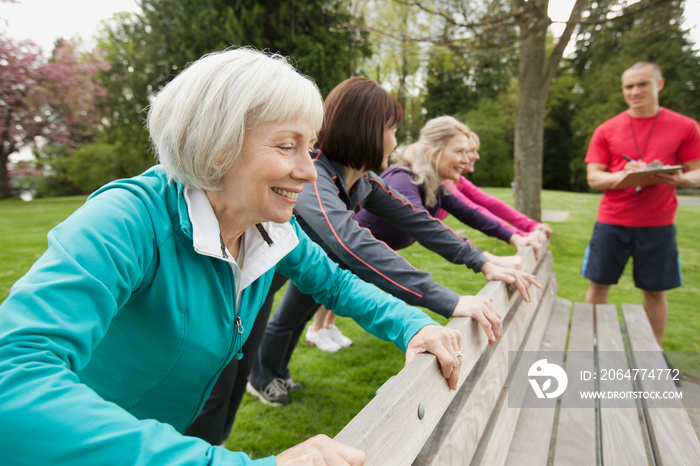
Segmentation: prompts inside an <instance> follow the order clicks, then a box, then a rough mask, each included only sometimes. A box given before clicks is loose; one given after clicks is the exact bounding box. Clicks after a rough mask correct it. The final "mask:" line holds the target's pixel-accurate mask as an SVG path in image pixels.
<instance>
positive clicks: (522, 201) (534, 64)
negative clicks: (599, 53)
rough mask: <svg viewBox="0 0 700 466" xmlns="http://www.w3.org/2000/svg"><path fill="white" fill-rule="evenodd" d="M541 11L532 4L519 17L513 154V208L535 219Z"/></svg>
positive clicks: (542, 72) (542, 92)
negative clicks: (516, 98) (518, 54)
mask: <svg viewBox="0 0 700 466" xmlns="http://www.w3.org/2000/svg"><path fill="white" fill-rule="evenodd" d="M544 3H545V4H546V2H544ZM545 8H546V6H545ZM540 13H541V12H540V11H538V10H537V8H533V9H532V11H529V12H527V13H525V14H524V15H523V16H522V20H521V21H520V72H519V88H518V102H517V106H516V115H515V154H514V156H513V163H514V167H513V168H514V178H515V179H514V183H513V185H514V186H513V195H514V197H515V208H516V209H518V210H519V211H520V212H522V213H524V214H525V215H527V216H528V217H530V218H532V219H535V220H538V221H539V220H541V218H542V211H541V205H540V191H541V190H542V157H543V145H544V120H545V105H546V103H547V91H548V89H549V76H548V72H547V57H546V51H545V45H546V44H545V39H546V33H547V26H548V24H549V22H548V20H549V18H548V17H547V15H546V9H545V10H544V14H543V16H542V15H540Z"/></svg>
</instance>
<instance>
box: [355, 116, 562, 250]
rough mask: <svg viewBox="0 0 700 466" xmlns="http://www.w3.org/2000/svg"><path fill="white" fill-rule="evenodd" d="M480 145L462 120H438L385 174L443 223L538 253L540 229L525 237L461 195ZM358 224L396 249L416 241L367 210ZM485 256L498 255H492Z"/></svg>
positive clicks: (393, 186) (395, 160)
mask: <svg viewBox="0 0 700 466" xmlns="http://www.w3.org/2000/svg"><path fill="white" fill-rule="evenodd" d="M477 141H478V137H477V136H476V134H474V133H473V132H472V131H471V130H470V129H469V127H467V126H466V125H465V124H463V123H462V122H460V121H459V120H457V119H455V118H453V117H451V116H441V117H438V118H434V119H432V120H430V121H429V122H428V123H426V124H425V126H424V127H423V129H422V130H421V133H420V139H419V140H418V142H415V143H413V144H410V145H409V146H406V147H404V148H403V149H401V150H399V151H397V154H396V155H395V156H394V158H393V164H392V165H391V166H390V167H389V168H388V169H386V170H385V171H384V172H383V173H382V175H381V176H382V178H383V179H384V180H385V181H386V182H387V183H388V184H389V186H391V187H392V188H393V189H394V190H396V191H398V192H400V193H401V194H403V195H404V196H406V197H407V198H408V200H409V201H411V203H412V204H413V205H415V206H418V207H422V208H423V209H425V210H427V211H428V213H430V214H431V215H433V216H434V217H436V218H439V219H441V220H442V219H444V218H445V217H447V215H448V214H452V215H454V216H455V217H456V218H457V219H459V220H460V221H461V222H462V223H464V224H466V225H469V226H470V227H472V228H475V229H477V230H479V231H481V232H483V233H485V234H487V235H489V236H492V237H495V238H499V239H501V240H503V241H505V242H506V243H509V244H512V245H513V246H515V247H516V248H517V249H521V248H523V247H525V246H528V245H531V246H533V247H534V248H535V253H538V252H539V249H540V248H541V246H542V240H543V239H544V238H543V237H542V236H541V235H540V234H539V230H535V229H534V228H533V231H536V233H535V234H532V235H531V234H527V235H521V234H519V233H518V232H517V231H514V230H513V229H511V228H506V226H504V225H503V224H502V223H501V222H499V221H497V220H496V219H494V218H493V216H491V215H487V214H485V213H483V212H482V211H480V210H478V209H476V208H474V207H472V206H471V205H470V204H469V203H468V202H467V201H466V200H465V196H464V194H463V193H461V192H460V191H459V185H458V184H457V183H456V182H458V181H459V180H460V179H464V178H463V177H462V173H464V172H473V171H474V162H475V161H476V160H478V159H479V154H478V152H477V147H478V146H477V144H478V142H477ZM465 181H466V180H465ZM476 189H478V188H476ZM521 215H522V214H521ZM355 220H357V222H358V223H359V224H360V225H361V226H363V227H365V228H368V229H369V230H371V231H372V234H373V235H374V236H375V237H377V238H378V239H380V240H382V241H384V242H385V243H387V244H388V245H389V246H390V247H392V248H393V249H395V250H396V249H402V248H405V247H408V246H410V245H411V244H413V243H414V242H415V239H414V238H413V237H412V236H410V235H409V234H407V233H406V232H405V231H399V230H398V229H396V228H394V227H393V226H391V225H389V224H388V223H386V222H384V221H383V220H382V219H380V218H379V217H377V216H376V215H374V214H372V213H371V212H368V211H366V210H363V211H360V212H358V214H357V215H355ZM547 228H548V227H547ZM550 233H551V229H550ZM484 255H486V256H487V257H489V258H491V257H494V256H492V255H491V254H489V253H488V252H484ZM495 260H496V261H501V263H503V261H506V260H508V259H507V258H504V257H495Z"/></svg>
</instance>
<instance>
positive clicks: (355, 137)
mask: <svg viewBox="0 0 700 466" xmlns="http://www.w3.org/2000/svg"><path fill="white" fill-rule="evenodd" d="M324 108H325V112H326V113H325V117H324V119H323V126H322V127H321V131H320V132H319V133H318V144H317V145H318V148H319V149H321V150H322V151H323V153H324V154H326V157H328V158H329V159H331V160H334V161H336V162H338V163H340V164H342V165H345V166H347V167H350V168H355V169H357V170H363V169H364V170H373V171H378V170H380V169H381V165H382V160H383V158H384V130H385V129H386V128H392V127H394V126H398V125H399V123H401V120H402V119H403V109H402V108H401V105H400V104H399V103H398V101H397V100H396V99H395V98H394V97H393V96H392V95H391V94H389V93H388V92H387V91H386V90H384V89H383V88H382V87H381V86H380V85H379V84H377V83H375V82H374V81H371V80H369V79H367V78H348V79H346V80H345V81H343V82H341V83H340V84H338V85H337V86H336V87H335V88H334V89H333V90H332V91H331V92H330V94H328V97H326V101H325V103H324Z"/></svg>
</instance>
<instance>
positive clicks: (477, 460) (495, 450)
mask: <svg viewBox="0 0 700 466" xmlns="http://www.w3.org/2000/svg"><path fill="white" fill-rule="evenodd" d="M556 292H557V286H556V279H555V278H554V277H552V280H551V281H550V283H549V284H548V286H547V289H546V292H545V293H544V295H543V296H542V298H541V304H540V306H539V309H538V311H537V314H536V315H535V317H534V319H529V318H528V321H531V322H532V324H531V325H530V328H529V333H530V334H529V335H528V338H527V340H526V341H524V342H523V341H522V340H523V337H524V335H518V340H520V342H521V344H520V347H519V348H518V347H511V348H510V350H511V351H518V352H522V351H528V352H532V351H537V350H538V349H539V346H540V345H541V342H542V337H543V335H544V331H545V328H546V324H547V321H548V320H549V317H550V315H551V313H552V308H553V307H554V300H555V297H556ZM518 312H523V309H520V310H519V311H518ZM516 317H517V316H516ZM520 354H522V353H520ZM505 357H506V363H507V362H508V361H507V359H508V355H507V354H506V355H505ZM530 365H531V363H530V362H529V363H527V366H528V368H529V366H530ZM514 366H515V367H512V368H510V374H514V373H516V372H518V374H519V377H518V376H516V377H518V378H517V379H516V380H517V382H515V383H512V384H508V385H507V386H506V387H505V389H504V390H503V391H502V392H501V395H500V398H499V400H498V403H497V405H496V407H495V409H494V412H493V414H492V416H491V420H490V421H489V425H488V427H487V429H486V431H485V432H484V435H483V437H482V439H481V441H480V442H479V446H478V448H477V451H476V452H475V454H474V458H473V459H472V462H471V464H472V465H489V466H491V465H502V464H505V462H506V459H507V456H508V448H504V447H503V446H504V445H510V443H511V441H512V439H513V432H514V431H515V426H516V424H517V422H518V416H519V414H520V408H519V406H520V405H521V404H522V398H523V395H524V393H525V390H529V389H530V387H529V386H528V384H527V368H524V372H523V371H517V369H518V367H517V364H516V363H514ZM510 389H513V390H515V392H514V393H510V392H509V390H510ZM511 401H513V404H514V406H511V405H510V402H511Z"/></svg>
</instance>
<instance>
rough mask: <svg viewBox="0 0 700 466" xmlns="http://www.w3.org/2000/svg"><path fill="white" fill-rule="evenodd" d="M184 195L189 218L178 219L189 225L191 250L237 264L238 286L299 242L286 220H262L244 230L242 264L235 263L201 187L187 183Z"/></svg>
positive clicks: (235, 265) (260, 271) (274, 263)
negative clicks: (222, 241) (239, 274)
mask: <svg viewBox="0 0 700 466" xmlns="http://www.w3.org/2000/svg"><path fill="white" fill-rule="evenodd" d="M183 197H184V201H185V204H186V208H187V220H188V221H187V222H183V219H181V222H180V223H181V225H182V224H183V223H187V224H189V225H191V231H192V246H193V247H194V250H195V251H196V252H197V253H199V254H202V255H205V256H210V257H214V258H216V259H220V260H223V261H226V262H228V263H229V264H231V265H232V266H233V267H234V268H239V269H240V272H241V276H240V279H241V281H240V290H243V289H245V288H246V287H247V286H248V285H250V284H251V283H253V282H254V281H255V280H257V279H258V278H259V277H260V276H262V275H263V274H264V273H265V272H267V271H268V270H270V269H271V268H273V267H274V266H275V265H276V264H277V263H278V262H279V261H280V260H282V258H283V257H284V256H286V255H287V254H288V253H289V252H291V251H292V250H293V249H294V248H295V247H296V246H297V244H299V239H298V238H297V236H296V233H295V232H294V228H292V226H291V225H290V224H289V223H288V222H286V223H273V222H265V223H262V224H259V226H255V227H251V228H249V229H248V230H246V231H245V233H244V234H243V238H242V250H241V252H240V254H239V259H240V262H241V264H238V263H237V262H236V260H234V258H233V257H232V256H231V254H230V253H229V251H228V250H227V249H226V247H225V246H223V245H222V243H221V236H220V229H219V222H218V220H217V219H216V216H215V215H214V210H213V209H212V207H211V204H210V203H209V199H208V198H207V196H206V194H205V193H204V191H202V190H200V189H197V188H195V187H192V186H187V187H186V188H185V189H184V190H183ZM263 232H265V233H263ZM265 236H267V238H266V237H265ZM268 241H270V242H268Z"/></svg>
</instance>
